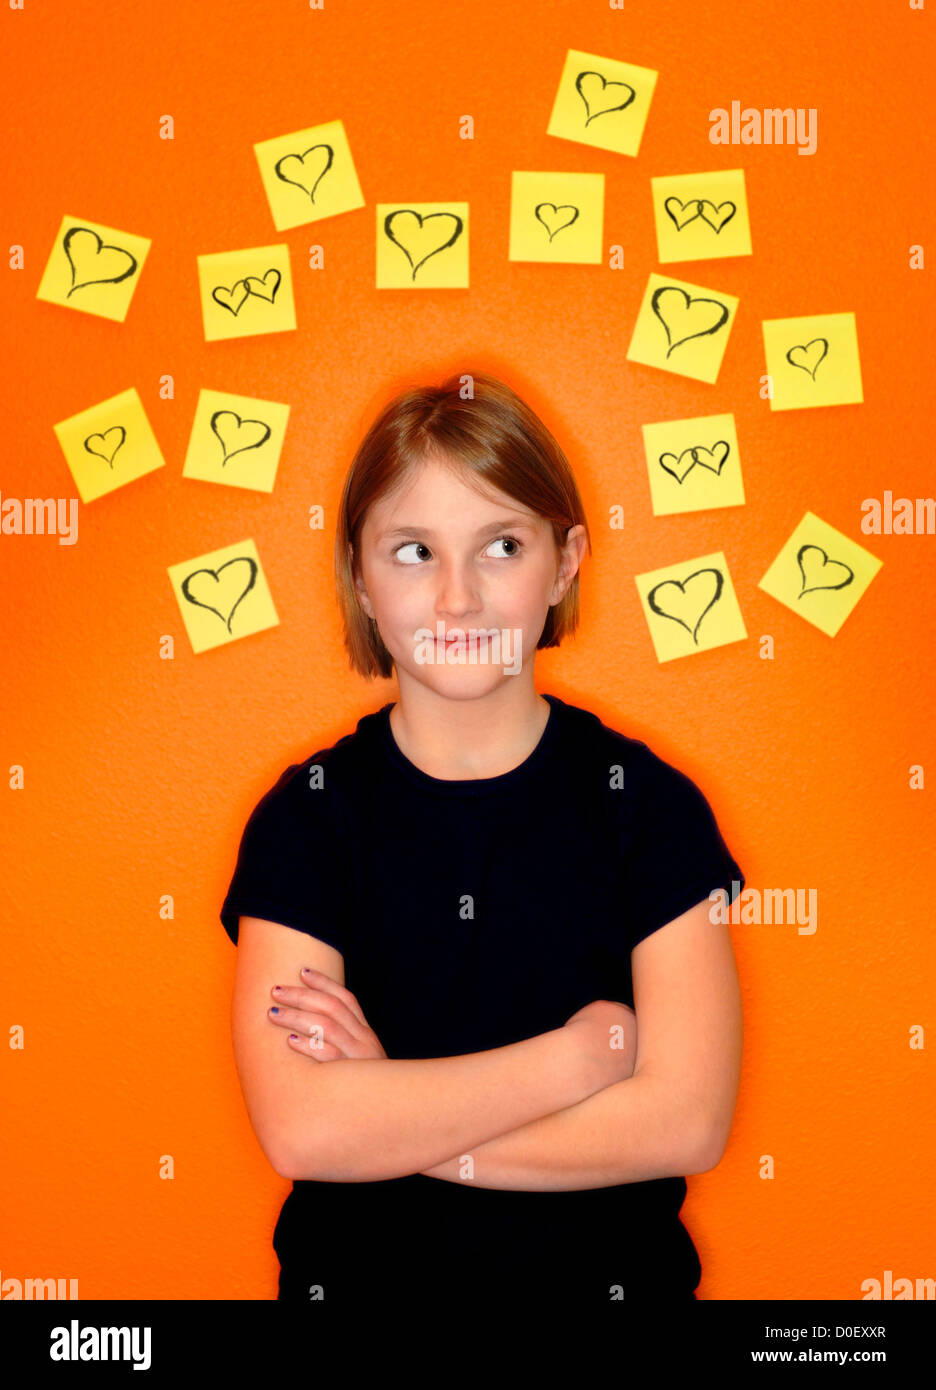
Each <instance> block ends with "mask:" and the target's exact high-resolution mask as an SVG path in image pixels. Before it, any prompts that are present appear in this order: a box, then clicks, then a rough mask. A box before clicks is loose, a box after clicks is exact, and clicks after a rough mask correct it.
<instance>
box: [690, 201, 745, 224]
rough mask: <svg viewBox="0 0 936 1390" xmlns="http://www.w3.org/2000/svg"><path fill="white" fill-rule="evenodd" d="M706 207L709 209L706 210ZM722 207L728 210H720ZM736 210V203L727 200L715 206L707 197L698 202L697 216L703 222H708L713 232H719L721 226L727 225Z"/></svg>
mask: <svg viewBox="0 0 936 1390" xmlns="http://www.w3.org/2000/svg"><path fill="white" fill-rule="evenodd" d="M706 208H709V209H710V211H709V212H706V211H705V209H706ZM722 208H727V209H728V211H727V212H722ZM737 211H738V209H737V205H736V204H735V203H732V202H729V201H726V202H724V203H719V204H718V207H716V206H715V204H714V203H712V202H710V201H709V200H708V198H703V199H702V201H701V203H700V204H699V216H700V217H701V218H702V221H703V222H707V223H708V224H709V226H710V227H711V229H712V231H713V232H720V231H721V229H722V227H725V226H727V224H728V223H729V222H730V221H731V219H732V218H733V217H734V215H735V213H736V212H737Z"/></svg>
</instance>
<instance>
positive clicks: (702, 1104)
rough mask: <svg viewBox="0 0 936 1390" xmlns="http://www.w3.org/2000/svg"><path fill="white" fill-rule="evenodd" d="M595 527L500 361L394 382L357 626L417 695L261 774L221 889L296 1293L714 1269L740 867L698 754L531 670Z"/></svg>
mask: <svg viewBox="0 0 936 1390" xmlns="http://www.w3.org/2000/svg"><path fill="white" fill-rule="evenodd" d="M586 547H588V548H589V549H590V541H589V535H588V528H587V523H586V520H585V515H584V512H583V508H582V504H581V501H580V498H579V494H578V490H577V487H576V484H575V480H574V478H573V476H572V472H571V469H570V467H569V464H568V462H567V460H566V458H565V456H564V454H563V452H562V450H561V449H560V447H559V445H558V444H557V443H556V441H555V440H554V439H553V437H552V436H551V434H550V433H549V431H548V430H547V429H546V427H545V426H544V425H543V423H542V422H541V421H540V420H539V419H538V418H537V416H536V415H535V414H534V413H533V411H532V410H530V409H529V407H528V406H526V405H525V404H524V403H523V402H522V401H521V400H520V399H519V398H518V397H517V396H516V395H515V393H514V392H513V391H512V390H510V389H509V388H508V387H507V386H505V385H504V384H503V383H501V382H499V381H497V380H495V379H493V378H491V377H489V376H484V375H481V374H476V375H474V376H472V377H469V376H456V377H452V378H450V379H449V380H448V381H446V382H445V383H444V384H443V385H442V386H440V387H437V388H431V387H425V388H420V389H413V390H409V391H406V392H404V393H403V394H402V395H400V396H399V397H398V398H397V399H395V400H393V401H392V402H391V403H390V405H388V406H387V407H386V409H385V410H384V411H383V412H382V413H381V415H380V416H379V418H378V419H377V420H376V421H375V422H374V424H373V425H372V427H371V428H370V430H369V431H368V433H367V435H366V437H365V439H364V440H363V442H362V443H361V445H360V447H359V449H358V451H357V454H356V456H355V458H354V460H353V463H352V465H351V469H350V471H349V473H348V476H347V479H346V481H345V486H344V492H343V495H342V500H341V511H340V517H339V520H338V527H337V536H336V549H335V558H336V569H337V580H338V597H339V603H340V606H341V611H342V615H343V618H344V623H345V633H346V642H347V647H348V651H349V653H350V660H351V665H352V667H353V668H354V669H355V670H357V671H359V672H361V673H362V674H364V675H365V676H368V677H370V676H374V675H379V676H383V677H389V676H390V675H391V674H392V673H393V672H395V673H396V678H397V681H398V685H399V697H398V699H397V700H396V701H393V702H390V703H388V704H385V705H383V706H382V708H381V709H379V710H378V711H377V712H376V713H371V714H366V715H364V716H363V717H362V718H361V719H359V720H358V723H357V727H356V729H355V731H354V733H351V734H347V735H345V737H343V738H340V739H339V740H338V741H337V742H336V743H335V744H333V745H332V746H331V747H328V748H322V749H319V750H318V751H317V752H315V753H313V754H312V756H311V757H310V758H308V759H306V760H305V762H302V763H297V764H294V765H292V766H290V767H288V768H287V769H286V770H285V771H284V772H283V774H282V776H281V777H280V778H279V779H278V781H277V782H276V784H275V785H274V786H273V787H272V788H271V789H270V790H269V791H268V792H267V793H266V795H265V796H263V797H262V799H261V800H260V802H259V803H258V805H257V806H256V808H255V809H254V811H253V813H252V814H251V816H250V819H249V821H248V823H247V826H246V829H245V831H244V834H243V838H242V841H241V846H240V852H239V856H238V860H237V867H236V870H235V873H234V876H233V879H232V881H231V885H230V889H229V891H228V894H227V896H226V898H225V901H224V905H223V908H222V911H221V921H222V923H223V925H224V927H225V929H226V930H227V932H228V933H229V935H230V937H231V939H232V940H233V941H234V942H235V943H238V944H239V950H238V963H237V975H236V984H235V993H234V1009H233V1030H234V1046H235V1055H236V1061H237V1067H238V1073H239V1076H240V1079H241V1085H242V1089H243V1092H244V1098H245V1101H246V1105H247V1109H248V1113H249V1115H250V1119H251V1122H252V1124H253V1126H254V1130H255V1132H256V1135H257V1138H258V1140H259V1142H260V1144H261V1146H262V1148H263V1150H264V1152H265V1154H266V1155H267V1157H268V1159H269V1161H270V1162H271V1164H272V1165H273V1167H274V1168H275V1169H276V1171H277V1172H278V1173H280V1174H281V1175H282V1176H284V1177H287V1178H290V1179H292V1180H293V1187H292V1191H291V1193H290V1195H289V1196H288V1198H287V1199H286V1202H285V1204H284V1206H283V1208H282V1211H281V1214H280V1217H279V1221H278V1222H277V1225H276V1230H275V1232H274V1237H273V1244H274V1249H275V1251H276V1253H277V1256H278V1257H279V1261H280V1277H279V1298H280V1299H281V1300H289V1299H298V1300H306V1301H307V1300H309V1299H315V1298H323V1299H324V1300H325V1301H326V1302H327V1303H332V1304H346V1305H348V1306H351V1305H352V1304H353V1305H354V1306H355V1307H360V1306H361V1304H362V1303H365V1304H366V1303H367V1302H368V1301H369V1300H372V1301H374V1302H375V1303H377V1302H379V1303H380V1304H381V1305H385V1304H386V1303H387V1301H388V1300H389V1299H390V1298H392V1297H400V1296H402V1297H403V1298H404V1299H408V1300H410V1301H411V1304H412V1306H416V1307H419V1306H423V1305H424V1304H425V1302H426V1300H427V1299H428V1298H429V1297H430V1295H431V1296H433V1297H434V1298H435V1299H436V1300H439V1299H441V1300H442V1301H443V1302H455V1301H456V1300H457V1301H458V1303H459V1304H461V1303H462V1302H464V1301H465V1300H466V1299H467V1298H472V1299H475V1300H479V1301H480V1302H481V1303H484V1304H486V1305H489V1306H493V1305H494V1304H495V1303H496V1304H500V1305H505V1306H513V1305H514V1304H515V1303H516V1302H518V1301H519V1300H520V1299H523V1300H524V1301H526V1302H529V1301H530V1300H532V1301H533V1302H535V1303H538V1304H540V1305H541V1306H547V1305H549V1304H552V1303H555V1304H556V1306H557V1307H561V1308H563V1309H567V1308H568V1307H569V1306H570V1305H571V1304H578V1305H590V1306H595V1307H597V1306H600V1305H601V1304H602V1303H607V1302H608V1301H609V1300H614V1299H619V1298H626V1299H637V1298H650V1299H653V1300H661V1299H662V1300H667V1301H671V1300H686V1301H688V1300H690V1299H692V1298H693V1297H694V1296H695V1295H694V1290H695V1289H696V1287H697V1285H698V1283H699V1279H700V1273H701V1267H700V1262H699V1258H698V1255H697V1252H696V1249H695V1246H694V1245H693V1242H692V1240H691V1239H690V1237H689V1234H688V1232H687V1230H686V1228H685V1226H684V1225H683V1224H682V1222H681V1221H680V1219H679V1211H680V1208H681V1206H682V1203H683V1199H684V1197H685V1194H686V1183H685V1175H686V1174H691V1173H701V1172H704V1171H706V1170H708V1169H710V1168H712V1167H714V1166H715V1164H717V1162H718V1161H719V1158H720V1157H721V1154H722V1152H723V1150H724V1147H725V1144H726V1142H727V1138H728V1133H729V1130H730V1126H731V1121H732V1115H733V1110H734V1104H735V1098H736V1094H737V1087H738V1077H739V1069H740V1054H741V1010H740V996H739V989H738V980H737V972H736V969H735V963H734V957H733V954H732V948H731V941H730V936H729V934H728V928H727V927H726V926H725V925H723V924H720V923H718V922H713V921H712V920H710V910H711V903H712V901H714V899H715V898H717V897H719V893H718V891H717V890H720V889H724V890H725V891H726V892H727V894H728V897H729V899H730V898H732V896H733V895H734V894H736V893H737V892H739V891H740V889H741V888H742V887H743V884H744V879H743V877H742V874H741V871H740V869H739V867H738V865H737V863H736V862H735V860H734V859H733V858H732V856H731V854H730V853H729V851H728V849H727V847H726V845H725V843H724V841H723V839H722V837H721V835H720V833H719V830H718V827H717V824H716V822H715V820H714V817H713V815H712V812H711V810H710V808H709V805H708V803H707V801H706V799H705V797H704V796H703V794H702V793H701V792H700V791H699V789H698V788H697V787H696V785H695V784H694V783H693V782H692V781H691V780H690V779H689V778H688V777H686V776H685V775H684V774H683V773H682V772H680V771H678V770H677V769H675V768H674V767H672V766H670V765H669V764H668V763H666V762H665V761H663V760H662V759H661V758H660V757H658V756H657V755H656V754H655V753H654V752H653V751H652V750H651V749H650V748H649V747H648V746H647V744H645V743H643V742H641V741H639V740H637V739H633V738H631V737H628V736H627V735H625V734H623V733H620V732H617V731H616V730H614V729H611V728H609V727H607V726H606V725H605V724H604V723H602V722H601V721H600V720H599V719H598V717H597V716H596V715H594V714H592V713H590V712H589V711H588V710H585V709H581V708H579V707H577V706H576V705H573V704H569V703H567V702H566V701H564V700H561V699H560V698H559V697H558V696H556V695H545V696H543V695H540V694H538V693H537V690H536V687H535V684H534V660H535V653H536V651H537V650H538V649H539V648H541V647H553V646H558V645H559V644H560V642H561V640H562V638H563V637H565V636H567V635H570V634H571V633H572V632H573V631H574V630H575V627H576V625H577V621H578V606H579V595H578V569H579V565H580V564H581V561H582V559H583V556H584V552H585V549H586ZM622 582H623V578H622ZM635 1008H636V1014H635V1011H634V1010H635ZM336 1062H337V1063H340V1065H331V1064H332V1063H336Z"/></svg>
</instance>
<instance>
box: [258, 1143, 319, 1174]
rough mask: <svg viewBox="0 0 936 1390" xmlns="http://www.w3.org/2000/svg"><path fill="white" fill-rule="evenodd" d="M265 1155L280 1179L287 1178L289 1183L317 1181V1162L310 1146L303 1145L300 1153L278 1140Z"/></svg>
mask: <svg viewBox="0 0 936 1390" xmlns="http://www.w3.org/2000/svg"><path fill="white" fill-rule="evenodd" d="M266 1154H267V1158H268V1159H269V1161H270V1163H271V1164H272V1166H273V1168H274V1170H275V1171H276V1173H278V1174H279V1176H280V1177H281V1178H287V1179H288V1180H289V1181H290V1182H317V1181H318V1180H319V1167H318V1162H317V1158H316V1154H315V1153H314V1151H313V1150H312V1146H311V1145H310V1144H305V1145H303V1148H302V1151H301V1153H300V1152H299V1151H298V1150H297V1149H296V1148H295V1147H293V1146H291V1145H290V1144H287V1143H285V1142H283V1141H282V1140H280V1141H279V1143H277V1144H274V1145H271V1146H270V1148H269V1149H268V1150H267V1151H266Z"/></svg>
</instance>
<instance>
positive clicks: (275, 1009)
mask: <svg viewBox="0 0 936 1390" xmlns="http://www.w3.org/2000/svg"><path fill="white" fill-rule="evenodd" d="M270 1013H271V1014H278V1013H279V1009H278V1008H277V1007H276V1005H275V1004H274V1005H272V1007H271V1009H270Z"/></svg>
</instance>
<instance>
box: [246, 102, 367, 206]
mask: <svg viewBox="0 0 936 1390" xmlns="http://www.w3.org/2000/svg"><path fill="white" fill-rule="evenodd" d="M254 154H255V155H256V156H257V163H258V164H259V165H260V177H261V179H262V180H263V187H264V189H265V191H266V195H267V201H268V203H269V204H270V212H271V214H272V216H273V225H274V226H275V227H276V230H277V231H278V232H283V231H286V229H287V228H288V227H302V226H304V225H305V224H306V223H307V222H318V221H319V220H320V219H321V218H323V217H334V216H335V215H336V214H337V213H339V212H350V211H351V209H352V208H362V207H363V206H364V198H363V196H362V194H361V185H360V184H359V183H358V176H357V171H356V170H355V167H354V160H353V159H352V158H351V147H350V146H349V144H348V137H347V136H346V135H345V129H344V124H343V123H342V122H341V121H326V122H324V123H323V124H322V125H314V126H309V127H307V129H305V130H296V131H293V133H292V134H291V135H278V136H276V137H275V139H273V140H261V141H259V142H258V143H257V144H256V145H254Z"/></svg>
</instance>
